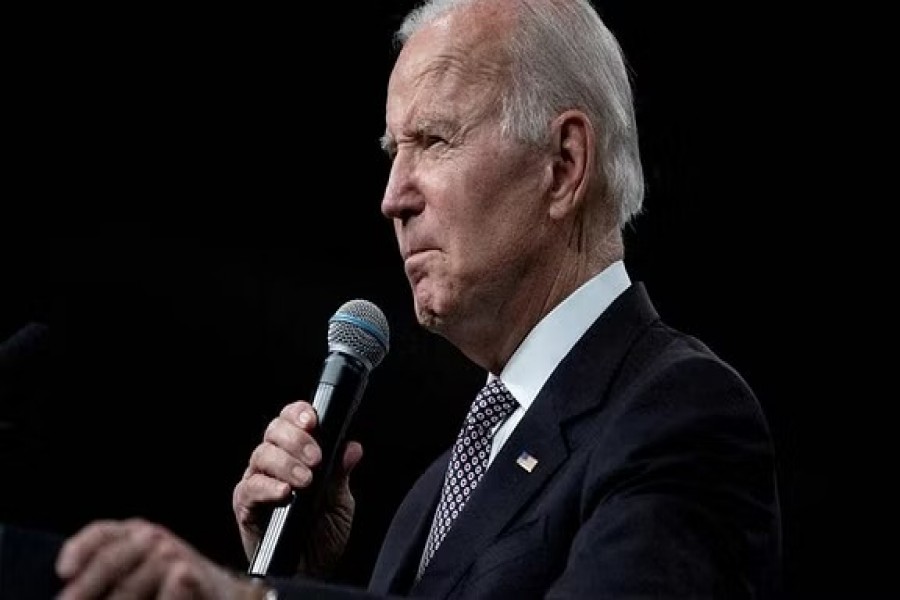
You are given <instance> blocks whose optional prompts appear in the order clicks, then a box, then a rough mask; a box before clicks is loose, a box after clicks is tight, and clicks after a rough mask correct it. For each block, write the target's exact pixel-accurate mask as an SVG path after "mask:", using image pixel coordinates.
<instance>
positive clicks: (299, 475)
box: [293, 467, 309, 485]
mask: <svg viewBox="0 0 900 600" xmlns="http://www.w3.org/2000/svg"><path fill="white" fill-rule="evenodd" d="M293 474H294V479H296V480H297V483H299V484H301V485H302V484H305V483H306V481H307V479H309V471H307V470H306V469H304V468H303V467H294V470H293Z"/></svg>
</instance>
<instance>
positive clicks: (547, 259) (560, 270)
mask: <svg viewBox="0 0 900 600" xmlns="http://www.w3.org/2000/svg"><path fill="white" fill-rule="evenodd" d="M622 256H623V248H622V236H621V233H620V232H619V231H618V230H617V229H616V230H615V231H614V232H612V233H611V234H610V235H608V236H606V238H605V239H604V240H601V243H599V244H592V245H591V246H589V247H585V246H579V245H573V244H568V245H566V246H565V247H563V248H561V249H560V250H559V251H558V252H557V253H555V254H553V255H551V256H544V257H543V260H540V261H537V262H535V263H534V264H532V265H530V268H529V270H527V271H526V272H524V273H522V274H521V276H520V277H519V278H517V280H516V281H515V289H514V292H513V293H511V294H509V295H507V296H506V299H505V300H504V301H502V302H501V303H500V304H499V305H498V306H496V307H495V308H494V309H493V310H490V311H481V312H479V315H480V317H479V318H477V319H470V320H468V321H467V322H466V324H465V325H466V326H465V330H464V331H457V332H455V335H454V336H453V338H452V339H451V340H450V341H451V342H452V343H453V344H454V345H455V346H456V347H457V348H459V349H460V350H461V351H462V352H463V354H465V355H466V356H467V357H468V358H469V359H470V360H472V361H473V362H474V363H476V364H478V365H479V366H481V367H482V368H484V369H485V370H487V371H490V372H491V373H494V374H499V373H500V372H501V371H502V370H503V368H504V367H505V366H506V363H507V362H508V361H509V359H510V357H511V356H512V355H513V353H514V352H515V351H516V349H517V348H518V347H519V344H521V343H522V340H524V339H525V337H526V336H527V335H528V333H529V332H530V331H531V330H532V329H533V328H534V327H535V326H536V325H537V324H538V323H539V322H540V321H541V319H543V318H544V317H545V316H546V315H547V314H548V313H549V312H550V311H552V310H553V309H554V308H556V307H557V306H558V305H559V304H560V303H561V302H562V301H563V300H565V299H566V298H568V297H569V296H570V295H571V294H572V293H573V292H575V290H577V289H578V288H579V287H581V286H582V285H583V284H584V283H585V282H587V281H588V280H590V279H591V278H592V277H594V276H595V275H597V274H598V273H600V272H601V271H603V270H604V269H605V268H606V267H608V266H609V265H611V264H612V263H614V262H615V261H617V260H621V259H622Z"/></svg>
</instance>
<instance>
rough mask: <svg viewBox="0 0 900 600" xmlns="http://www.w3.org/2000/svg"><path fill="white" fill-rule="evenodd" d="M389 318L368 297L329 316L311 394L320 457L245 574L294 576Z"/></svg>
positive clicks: (382, 350)
mask: <svg viewBox="0 0 900 600" xmlns="http://www.w3.org/2000/svg"><path fill="white" fill-rule="evenodd" d="M388 338H389V331H388V323H387V319H386V318H385V317H384V313H382V312H381V309H379V308H378V307H377V306H375V305H374V304H372V303H371V302H369V301H368V300H351V301H349V302H346V303H344V304H342V305H341V307H340V308H338V309H337V311H336V312H335V313H334V315H333V316H332V317H331V319H329V321H328V356H327V357H326V358H325V361H324V364H323V365H322V372H321V374H320V375H319V382H318V385H317V387H316V390H315V393H314V395H313V409H314V410H315V411H316V414H317V415H318V418H319V424H318V427H317V428H316V430H315V431H314V432H313V436H314V437H315V438H316V441H317V442H318V444H319V447H320V448H321V450H322V461H321V462H320V463H319V464H318V465H317V466H316V468H315V469H313V480H312V484H311V485H310V486H309V487H307V488H305V489H302V490H299V489H298V490H292V491H291V494H290V496H289V497H288V498H287V500H286V501H285V503H283V504H281V505H279V506H277V507H276V508H275V509H274V511H273V512H272V516H271V517H270V519H269V523H268V526H267V527H266V532H265V535H263V537H262V539H261V540H260V542H259V544H258V545H257V547H256V550H255V551H254V553H253V558H252V559H251V560H250V566H249V568H248V570H247V574H248V575H251V576H255V577H265V576H267V575H274V576H291V575H293V574H294V573H295V571H296V568H297V564H298V562H299V560H300V557H301V555H302V552H303V549H304V540H305V537H306V536H307V535H309V531H310V529H311V528H312V525H313V524H314V523H315V520H316V519H318V518H319V517H320V516H321V512H322V508H323V502H324V500H325V496H326V488H327V485H328V483H329V481H330V480H331V477H332V474H333V472H334V469H335V468H336V467H337V465H340V463H341V459H342V452H343V447H344V442H345V439H344V437H345V435H346V433H347V429H348V426H349V424H350V421H351V420H352V418H353V414H354V413H355V412H356V409H357V407H358V406H359V401H360V398H362V394H363V391H364V390H365V387H366V382H367V381H368V377H369V372H370V371H371V370H372V369H374V368H375V367H377V366H378V365H379V364H380V363H381V361H382V360H383V359H384V357H385V355H386V354H387V351H388Z"/></svg>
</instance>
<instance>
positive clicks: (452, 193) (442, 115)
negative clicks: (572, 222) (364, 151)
mask: <svg viewBox="0 0 900 600" xmlns="http://www.w3.org/2000/svg"><path fill="white" fill-rule="evenodd" d="M481 29H482V30H483V31H481V32H473V31H472V24H471V23H470V24H469V27H468V29H463V28H460V27H456V28H454V27H453V26H452V21H451V23H450V24H448V23H446V22H439V23H438V24H435V25H431V26H429V27H427V28H425V29H423V30H421V31H419V32H418V33H417V34H415V35H414V36H413V37H412V38H411V39H410V40H409V41H408V42H407V44H406V46H405V47H404V49H403V51H402V52H401V54H400V56H399V57H398V60H397V63H396V64H395V67H394V70H393V72H392V74H391V79H390V83H389V86H388V96H387V115H386V121H387V132H386V135H385V141H386V147H387V149H388V151H389V153H390V154H391V155H392V156H393V164H392V167H391V173H390V178H389V181H388V184H387V187H386V190H385V194H384V199H383V201H382V205H381V209H382V212H383V213H384V214H385V216H387V217H389V218H391V219H392V220H393V224H394V232H395V234H396V237H397V241H398V244H399V247H400V253H401V256H402V258H403V260H404V268H405V271H406V276H407V278H408V279H409V282H410V285H411V287H412V290H413V296H414V300H415V307H416V313H417V317H418V319H419V321H420V323H422V324H423V325H425V326H426V327H429V328H431V329H433V330H435V331H438V332H440V333H442V334H444V335H447V336H448V337H451V339H452V335H453V333H454V332H455V331H456V330H455V329H454V328H458V327H460V326H464V325H462V324H464V323H469V326H471V323H472V322H473V321H474V322H476V323H478V322H483V321H485V320H486V319H491V318H494V317H496V316H497V315H499V314H500V311H501V310H502V309H503V308H504V306H505V305H508V304H509V303H510V299H511V297H512V296H513V295H515V294H522V293H527V292H526V291H524V290H522V289H521V288H522V286H521V285H519V284H520V280H521V278H522V276H523V275H524V274H525V273H527V272H528V270H529V268H530V265H532V264H533V263H534V261H537V260H540V252H539V250H540V248H541V243H542V240H543V239H544V237H543V235H542V234H544V233H546V228H547V226H546V215H545V212H546V211H545V210H544V209H543V206H544V202H543V199H544V197H545V195H546V191H547V188H548V186H549V185H550V181H551V176H552V169H551V166H550V164H551V163H550V161H549V159H548V157H547V156H546V155H545V154H544V153H542V152H539V151H538V150H537V149H535V148H534V147H531V146H527V145H525V144H522V143H519V142H515V141H512V140H509V139H505V138H504V137H502V136H501V132H500V120H499V119H500V108H501V107H500V106H499V96H498V93H497V91H498V87H499V85H500V81H501V75H502V71H501V67H500V64H499V63H498V60H499V58H498V56H499V54H500V53H499V52H497V51H496V47H495V44H496V34H495V33H492V32H489V31H484V29H486V28H481ZM454 30H455V32H456V33H454Z"/></svg>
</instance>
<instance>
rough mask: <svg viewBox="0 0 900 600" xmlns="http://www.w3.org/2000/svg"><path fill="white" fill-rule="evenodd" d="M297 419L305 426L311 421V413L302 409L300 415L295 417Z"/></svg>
mask: <svg viewBox="0 0 900 600" xmlns="http://www.w3.org/2000/svg"><path fill="white" fill-rule="evenodd" d="M297 421H299V422H300V425H303V426H304V427H305V426H306V425H309V424H310V423H311V422H312V415H311V414H309V412H306V411H304V412H302V413H300V416H298V417H297Z"/></svg>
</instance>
